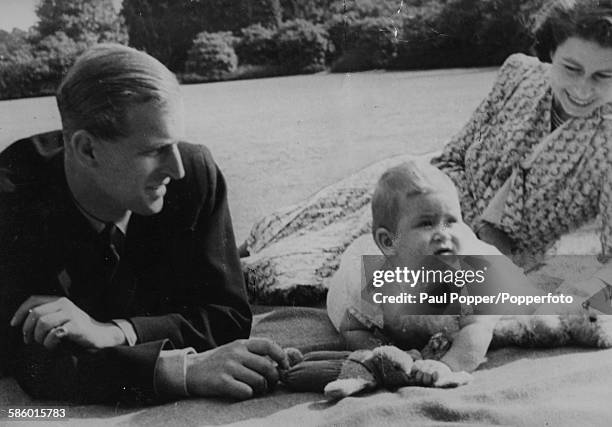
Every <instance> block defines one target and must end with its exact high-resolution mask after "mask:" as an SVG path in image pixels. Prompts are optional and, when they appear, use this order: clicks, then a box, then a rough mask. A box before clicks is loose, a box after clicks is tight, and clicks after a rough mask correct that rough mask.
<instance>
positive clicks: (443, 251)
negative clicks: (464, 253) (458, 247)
mask: <svg viewBox="0 0 612 427" xmlns="http://www.w3.org/2000/svg"><path fill="white" fill-rule="evenodd" d="M434 255H456V253H455V251H454V250H453V249H450V248H440V249H438V250H437V251H435V252H434Z"/></svg>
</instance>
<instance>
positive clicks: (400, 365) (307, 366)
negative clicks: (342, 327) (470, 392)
mask: <svg viewBox="0 0 612 427" xmlns="http://www.w3.org/2000/svg"><path fill="white" fill-rule="evenodd" d="M449 347H450V341H449V340H448V339H447V337H446V336H445V335H444V334H442V333H438V334H435V335H434V336H432V338H431V339H430V341H429V343H428V344H427V346H426V347H425V348H424V349H423V350H422V351H421V352H419V351H418V350H410V351H402V350H400V349H399V348H397V347H394V346H380V347H376V348H375V349H373V350H357V351H353V352H350V351H314V352H310V353H306V354H305V355H302V353H301V352H300V351H299V350H297V349H295V348H288V349H285V351H286V353H287V357H288V359H289V365H290V368H289V369H287V370H282V371H280V380H281V382H282V383H283V384H285V386H287V387H288V388H290V389H292V390H295V391H314V392H319V393H320V392H323V393H324V394H325V396H326V397H327V398H328V399H332V400H337V399H342V398H344V397H346V396H350V395H354V394H357V393H360V392H365V391H372V390H376V389H379V388H385V389H387V390H395V389H397V388H399V387H404V386H409V385H420V383H419V382H418V381H417V380H416V378H415V375H414V370H413V368H414V366H415V362H416V361H426V360H424V359H427V360H439V359H440V358H441V357H442V356H443V355H444V353H446V351H447V350H448V348H449ZM471 380H472V376H471V375H470V374H468V373H467V372H450V373H449V374H448V375H446V376H443V377H441V378H439V379H438V380H437V381H436V382H435V384H434V387H457V386H460V385H463V384H467V383H468V382H470V381H471Z"/></svg>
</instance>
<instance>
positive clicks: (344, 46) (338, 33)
mask: <svg viewBox="0 0 612 427" xmlns="http://www.w3.org/2000/svg"><path fill="white" fill-rule="evenodd" d="M399 31H400V29H399V28H398V24H397V22H396V21H395V20H394V19H393V18H388V17H379V18H363V19H356V20H353V19H350V18H346V17H344V16H340V15H336V16H335V17H334V18H332V19H331V20H330V21H329V22H328V32H329V35H330V40H331V41H332V43H333V45H334V48H335V49H334V53H335V55H334V56H335V58H338V59H337V60H336V62H335V63H334V65H333V69H334V71H357V70H366V69H372V68H386V67H388V66H389V65H390V64H391V63H392V62H393V61H394V59H395V57H396V55H397V46H398V41H399V37H400V36H401V34H400V32H399Z"/></svg>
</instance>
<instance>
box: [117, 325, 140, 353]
mask: <svg viewBox="0 0 612 427" xmlns="http://www.w3.org/2000/svg"><path fill="white" fill-rule="evenodd" d="M113 323H114V324H115V325H117V326H118V327H119V329H121V331H123V335H125V341H126V342H127V345H129V346H130V347H134V346H135V345H136V343H137V342H138V336H137V335H136V331H135V330H134V327H133V326H132V324H131V323H130V322H129V321H127V320H125V319H113Z"/></svg>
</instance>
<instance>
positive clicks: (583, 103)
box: [565, 91, 594, 108]
mask: <svg viewBox="0 0 612 427" xmlns="http://www.w3.org/2000/svg"><path fill="white" fill-rule="evenodd" d="M565 96H566V97H567V99H568V100H569V101H570V102H571V103H572V104H574V105H576V106H577V107H581V108H584V107H588V106H589V105H591V104H592V103H593V102H594V99H593V98H592V97H591V98H589V99H586V100H585V99H582V98H577V97H575V96H572V94H571V93H569V92H568V91H565Z"/></svg>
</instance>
